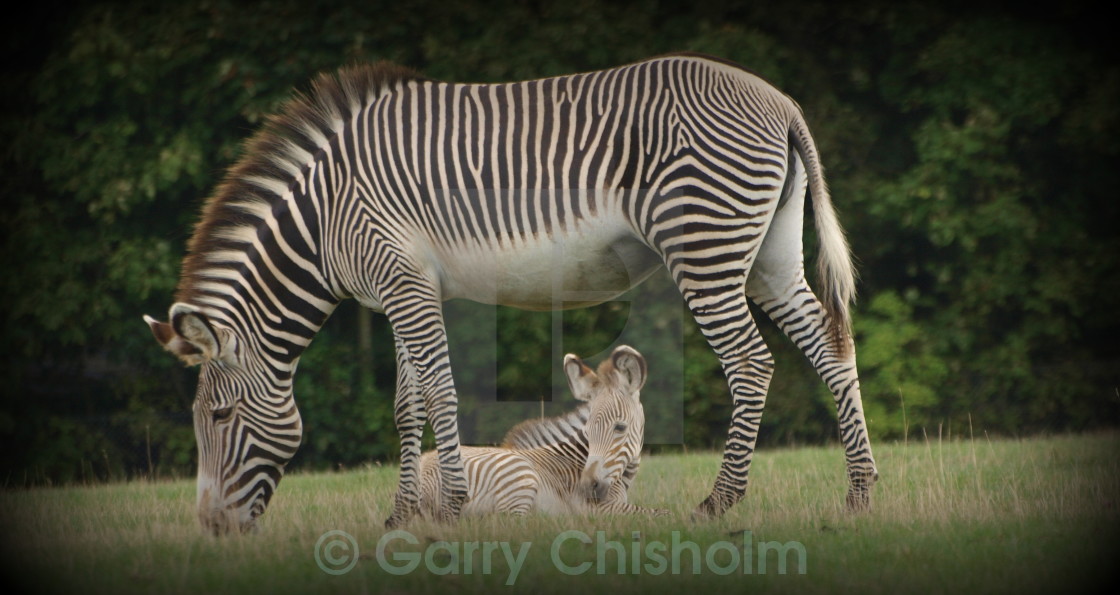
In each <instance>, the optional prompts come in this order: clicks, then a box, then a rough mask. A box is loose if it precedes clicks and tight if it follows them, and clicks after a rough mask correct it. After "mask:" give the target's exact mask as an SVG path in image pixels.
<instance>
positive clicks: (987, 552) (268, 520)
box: [0, 433, 1120, 593]
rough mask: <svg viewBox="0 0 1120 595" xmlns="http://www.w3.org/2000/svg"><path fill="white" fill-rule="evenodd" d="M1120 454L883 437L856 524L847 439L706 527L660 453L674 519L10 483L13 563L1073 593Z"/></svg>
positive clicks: (643, 490) (297, 489)
mask: <svg viewBox="0 0 1120 595" xmlns="http://www.w3.org/2000/svg"><path fill="white" fill-rule="evenodd" d="M1117 454H1120V434H1115V433H1109V434H1094V435H1087V436H1059V437H1049V438H1038V439H1030V440H994V439H993V440H988V439H986V438H975V439H965V440H957V439H954V440H948V439H945V440H942V439H939V438H937V437H928V438H923V439H921V440H910V441H909V443H908V444H885V443H880V444H877V445H876V456H877V459H878V462H879V470H880V473H881V475H882V480H881V482H880V483H879V484H878V486H877V487H876V490H875V493H874V510H873V511H872V512H870V513H867V514H862V515H849V514H846V513H845V512H844V511H843V508H842V501H843V497H844V490H845V480H844V473H843V456H842V454H841V452H840V451H839V449H838V448H799V449H782V450H774V449H770V450H767V449H763V450H761V451H759V453H758V454H757V455H756V459H755V463H754V468H753V470H752V481H751V487H750V489H749V491H748V494H747V497H746V498H745V500H744V501H743V502H742V503H741V504H739V505H738V506H737V507H736V508H734V509H733V510H732V511H731V512H730V513H729V514H728V515H726V516H725V517H724V518H722V519H719V520H715V521H706V522H694V521H692V520H690V518H689V513H690V512H691V509H692V507H693V506H694V505H695V504H696V503H697V502H698V501H699V500H700V499H702V497H703V496H704V495H706V493H707V491H708V489H709V487H710V485H711V481H712V479H713V477H714V474H715V470H716V468H717V467H718V455H717V454H713V453H703V454H684V455H660V456H649V457H647V458H646V459H645V460H644V461H643V465H642V470H641V472H640V473H639V474H638V479H637V481H636V484H635V486H634V489H633V491H632V501H634V502H635V503H638V504H642V505H645V506H657V507H667V508H669V509H671V510H672V511H673V512H672V515H671V516H669V517H668V518H659V519H647V518H628V517H611V518H590V517H543V516H531V517H528V518H509V517H489V518H481V519H467V520H465V521H463V522H462V523H461V524H460V525H458V526H454V527H449V526H439V525H434V524H429V523H424V522H416V523H414V524H413V525H410V526H409V527H407V533H398V534H387V533H386V532H385V530H384V529H383V528H382V521H383V520H384V519H385V517H386V516H387V514H388V508H389V505H390V502H391V494H392V491H393V489H394V487H395V482H396V469H395V468H392V467H378V466H373V467H368V468H365V469H362V470H358V471H350V472H340V473H329V474H295V475H292V476H289V477H287V478H285V479H284V481H283V483H281V485H280V489H279V491H278V493H277V495H276V498H275V499H274V500H273V503H272V506H271V507H270V509H269V511H268V513H267V514H266V515H265V517H264V519H263V520H264V522H263V523H262V528H261V530H260V531H259V532H258V533H256V534H254V535H250V536H244V537H234V538H225V539H216V538H213V537H209V536H207V535H203V534H202V532H201V531H200V529H199V526H198V524H197V522H196V520H195V517H194V510H193V505H194V484H193V481H189V480H184V481H173V482H132V483H128V484H116V485H107V486H91V487H72V488H56V489H32V490H7V491H4V492H0V510H3V531H4V541H3V570H4V574H5V579H6V580H5V582H9V583H10V582H15V583H16V584H17V586H22V587H24V588H25V589H29V590H34V591H37V592H44V591H47V592H50V591H67V592H74V591H82V592H85V591H91V590H92V591H97V592H102V591H105V592H194V593H211V592H273V593H295V592H347V593H353V592H374V593H415V592H430V593H448V592H456V591H460V590H462V591H466V592H471V591H479V592H490V591H533V592H543V593H587V592H612V593H626V592H643V593H645V592H662V591H664V590H666V589H679V588H693V587H694V586H695V587H699V588H700V589H707V590H712V591H713V592H714V591H715V590H718V591H719V592H736V593H742V592H749V593H760V592H788V593H814V592H819V593H832V592H865V593H897V592H935V593H936V592H1008V593H1010V592H1016V593H1022V592H1028V593H1030V592H1043V591H1058V590H1061V591H1062V592H1066V591H1070V590H1073V589H1075V588H1077V587H1086V586H1093V585H1099V584H1104V583H1106V582H1113V581H1114V580H1115V578H1116V575H1117V572H1116V561H1117V557H1116V553H1117V550H1116V545H1117V535H1118V533H1120V531H1118V529H1120V508H1118V504H1120V502H1118V497H1120V461H1118V457H1117ZM330 531H341V532H345V535H343V534H340V533H336V534H331V535H326V534H327V533H328V532H330ZM324 536H325V537H324ZM583 536H586V538H587V541H589V542H590V543H583ZM409 538H415V542H416V543H415V544H412V543H409V542H408V539H409ZM348 539H352V541H347V540H348ZM379 542H382V543H383V545H385V546H386V547H385V548H383V549H384V551H382V552H381V553H380V555H379V551H378V550H379ZM620 553H621V555H620ZM354 554H357V561H356V562H354V563H353V565H352V566H351V567H350V568H349V569H348V571H346V572H344V573H340V572H341V571H343V570H347V567H348V566H350V562H351V561H352V556H353V555H354ZM507 558H508V559H507ZM509 559H512V562H510V561H509ZM783 562H784V568H783V564H782V563H783ZM410 565H411V566H412V567H410ZM324 568H325V569H326V570H324ZM620 570H621V572H620ZM328 571H331V572H328ZM695 571H698V572H695ZM332 572H333V573H332ZM510 583H512V586H507V584H510ZM449 589H452V591H449ZM696 592H702V591H696Z"/></svg>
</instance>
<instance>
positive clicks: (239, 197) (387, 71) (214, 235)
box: [176, 61, 429, 302]
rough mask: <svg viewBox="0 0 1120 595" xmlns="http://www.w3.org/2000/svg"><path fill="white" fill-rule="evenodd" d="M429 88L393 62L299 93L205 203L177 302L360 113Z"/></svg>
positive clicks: (322, 79)
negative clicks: (390, 93)
mask: <svg viewBox="0 0 1120 595" xmlns="http://www.w3.org/2000/svg"><path fill="white" fill-rule="evenodd" d="M425 80H429V79H427V78H426V77H424V76H422V75H420V74H418V73H416V72H415V71H413V70H411V69H408V68H405V67H402V66H397V65H395V64H392V63H389V62H384V61H382V62H377V63H374V64H367V65H359V66H351V67H347V68H343V69H341V70H339V71H338V72H337V73H322V74H320V75H319V76H318V77H317V78H316V79H315V80H314V81H313V83H312V87H311V91H310V93H309V94H304V93H300V92H296V94H295V95H294V96H293V97H292V98H291V99H289V100H288V101H287V102H285V103H284V104H283V105H282V106H281V108H280V110H279V111H278V112H277V113H276V114H273V115H272V116H269V118H268V119H267V121H266V122H265V124H264V126H263V127H262V128H261V129H260V130H259V131H257V132H256V133H255V134H254V135H253V136H252V137H250V138H249V139H248V140H247V141H246V142H245V144H244V147H243V151H242V156H241V158H240V159H239V160H238V161H237V162H236V163H235V164H234V165H233V166H232V167H231V168H230V169H229V171H228V173H227V174H226V176H225V178H224V179H223V181H222V182H221V183H220V184H219V185H218V187H217V188H216V189H215V191H214V193H213V194H212V195H211V196H210V198H208V199H207V200H206V204H205V206H204V207H203V209H202V216H201V217H200V219H199V221H198V223H197V224H196V225H195V229H194V233H193V235H192V236H191V239H190V242H189V243H188V245H187V252H188V254H187V257H186V258H185V259H184V260H183V269H182V273H181V275H180V278H179V286H178V289H177V292H176V300H177V301H180V302H189V301H190V298H191V297H193V296H195V295H196V294H197V293H198V292H199V291H200V290H199V289H198V288H197V287H196V285H197V284H198V283H199V282H200V281H203V280H205V277H206V275H205V269H206V268H207V266H208V262H207V254H210V253H212V252H214V251H218V250H230V249H237V248H239V247H243V246H244V245H245V243H246V242H245V241H244V240H243V239H239V234H238V233H237V232H238V230H239V229H243V228H246V227H255V226H256V225H258V224H259V223H260V221H261V220H262V218H263V216H264V214H266V213H268V212H270V211H271V210H272V207H273V206H274V205H275V204H276V203H277V202H279V201H281V200H283V198H282V197H283V195H284V194H286V193H287V191H288V190H290V189H292V188H294V187H297V186H298V185H299V184H300V182H301V180H302V179H303V178H304V177H305V176H306V175H307V171H308V169H309V167H310V166H311V165H312V164H313V162H314V160H315V158H316V156H317V155H318V154H319V153H321V152H322V151H324V150H325V149H326V147H327V146H328V145H329V143H330V142H331V140H332V139H333V138H334V137H335V136H336V135H337V134H338V133H339V132H340V131H341V130H342V127H343V126H344V124H345V122H346V121H348V120H349V119H350V118H351V117H352V116H353V114H354V113H355V112H357V111H359V110H361V109H363V108H365V107H366V106H368V105H369V104H370V103H372V102H373V101H374V100H375V99H376V98H377V97H379V96H380V95H381V94H382V93H384V92H385V91H386V90H387V89H390V88H392V87H395V86H397V85H400V84H402V83H406V82H411V81H425Z"/></svg>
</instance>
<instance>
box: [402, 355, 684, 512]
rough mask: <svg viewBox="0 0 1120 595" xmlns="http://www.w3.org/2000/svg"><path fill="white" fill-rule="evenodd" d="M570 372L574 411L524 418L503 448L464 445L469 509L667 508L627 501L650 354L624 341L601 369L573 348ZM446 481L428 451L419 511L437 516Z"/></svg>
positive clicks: (568, 362)
mask: <svg viewBox="0 0 1120 595" xmlns="http://www.w3.org/2000/svg"><path fill="white" fill-rule="evenodd" d="M564 374H565V376H567V378H568V386H569V388H571V390H572V394H573V395H574V396H575V398H576V399H577V400H579V401H581V402H582V404H581V405H580V406H579V407H577V408H576V409H575V410H573V411H570V412H568V413H566V414H563V415H559V416H556V417H551V418H547V419H539V420H528V421H524V422H522V423H521V424H519V425H517V426H515V427H514V428H513V429H512V430H510V431H509V433H507V434H506V437H505V439H504V440H503V444H502V446H501V447H473V446H464V447H462V452H463V467H464V469H465V471H466V475H467V502H466V503H465V504H464V505H463V511H462V512H463V514H470V515H480V514H489V513H511V514H526V513H529V512H533V511H538V512H544V513H547V514H579V513H604V514H649V515H665V514H668V512H669V511H668V510H664V509H651V508H643V507H640V506H635V505H633V504H630V503H629V502H628V501H627V497H628V491H629V487H630V484H631V482H632V481H633V479H634V476H635V475H636V474H637V472H638V465H639V464H640V462H641V453H642V445H643V442H644V437H645V411H644V410H643V408H642V403H641V400H640V393H639V391H640V390H641V388H642V386H643V385H644V384H645V381H646V376H647V366H646V361H645V358H643V357H642V355H641V354H640V353H638V352H637V351H636V350H634V349H633V348H631V347H628V346H620V347H617V348H616V349H615V350H614V352H613V353H612V354H611V356H610V357H609V358H608V359H606V360H604V361H603V362H602V363H601V364H600V365H599V369H598V371H595V370H592V369H591V368H589V367H588V366H587V365H586V364H584V362H583V361H582V360H581V359H580V358H579V357H577V356H575V355H573V354H568V355H567V356H565V357H564ZM440 481H441V477H440V472H439V467H438V462H437V460H436V458H435V456H434V453H425V454H424V455H423V456H421V458H420V512H421V514H423V515H424V516H426V517H429V518H434V517H436V516H437V515H438V511H439V505H440V501H439V499H440V494H441V493H442V490H441V485H440Z"/></svg>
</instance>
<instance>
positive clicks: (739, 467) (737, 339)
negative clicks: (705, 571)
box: [682, 276, 774, 518]
mask: <svg viewBox="0 0 1120 595" xmlns="http://www.w3.org/2000/svg"><path fill="white" fill-rule="evenodd" d="M744 283H745V279H743V277H741V276H740V277H736V278H730V279H724V280H722V281H721V284H720V285H719V286H716V287H710V288H706V289H705V288H689V287H686V288H684V289H682V295H684V298H685V302H686V303H687V304H688V307H689V309H690V310H691V311H692V315H693V316H694V317H695V319H696V322H697V324H698V325H699V326H700V330H701V332H702V333H703V334H704V337H705V338H706V339H707V340H708V345H710V346H711V348H712V351H714V352H715V354H716V356H717V357H718V358H719V361H720V364H721V366H722V367H723V373H724V375H725V376H726V377H727V383H728V386H729V388H730V390H731V400H732V413H731V424H730V427H729V428H728V432H727V444H726V446H725V447H724V451H723V462H722V463H721V465H720V469H719V474H718V475H717V476H716V481H715V485H714V486H713V488H712V493H711V494H709V495H708V497H707V498H706V499H705V500H704V501H703V502H701V503H700V505H699V506H697V508H696V510H695V512H694V513H693V516H695V517H698V518H701V517H717V516H721V515H723V513H725V512H727V510H728V509H729V508H731V507H732V506H734V505H735V504H737V503H738V502H739V501H740V500H742V498H743V495H744V494H745V493H746V491H747V476H748V474H749V473H750V469H751V461H752V459H753V458H754V449H755V441H756V439H757V438H758V427H759V423H760V421H761V420H762V409H763V406H764V405H765V403H766V392H767V389H768V388H769V386H770V378H771V376H772V375H773V371H774V359H773V356H772V355H771V354H770V349H769V348H768V347H767V346H766V343H765V342H764V341H763V340H762V335H761V334H760V333H759V331H758V327H757V326H756V325H755V322H754V319H753V318H752V317H751V312H750V309H749V308H748V306H747V298H746V292H745V290H744Z"/></svg>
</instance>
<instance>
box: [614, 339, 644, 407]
mask: <svg viewBox="0 0 1120 595" xmlns="http://www.w3.org/2000/svg"><path fill="white" fill-rule="evenodd" d="M611 364H613V366H614V372H615V375H616V377H617V380H618V386H619V388H621V389H623V390H624V391H625V392H626V393H628V394H631V395H634V396H635V398H637V395H638V391H640V390H641V389H642V387H643V386H645V384H646V377H647V376H648V370H647V366H646V358H644V357H642V354H640V353H638V351H637V350H636V349H634V348H633V347H630V346H627V345H620V346H619V347H617V348H615V350H614V352H613V353H611Z"/></svg>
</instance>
